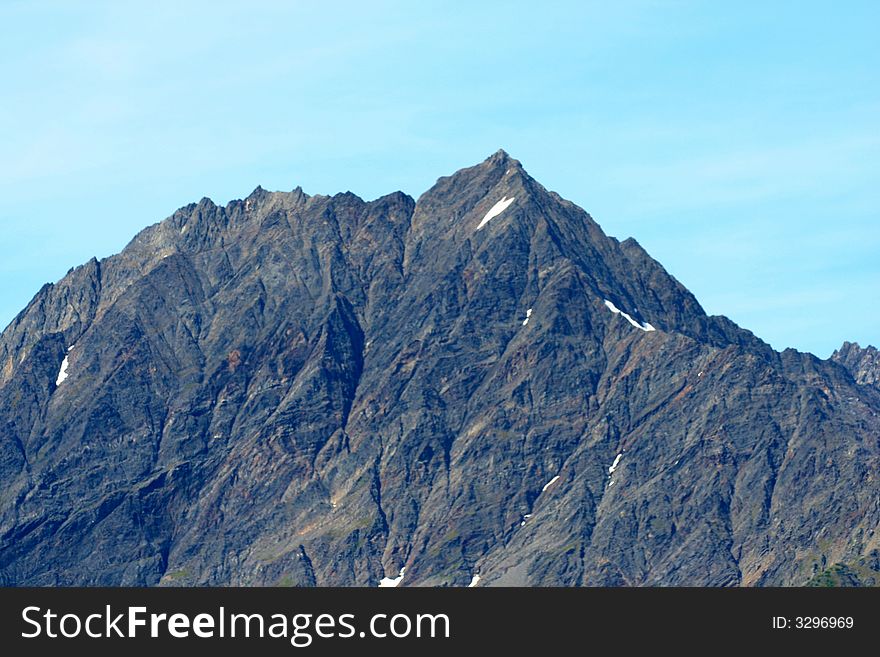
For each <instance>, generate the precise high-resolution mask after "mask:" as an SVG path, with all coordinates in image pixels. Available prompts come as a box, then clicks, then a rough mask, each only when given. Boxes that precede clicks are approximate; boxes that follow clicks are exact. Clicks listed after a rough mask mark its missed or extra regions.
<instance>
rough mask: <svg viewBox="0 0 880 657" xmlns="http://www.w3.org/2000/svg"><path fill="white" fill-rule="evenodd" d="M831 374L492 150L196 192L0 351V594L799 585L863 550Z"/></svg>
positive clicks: (856, 439) (865, 539) (869, 495)
mask: <svg viewBox="0 0 880 657" xmlns="http://www.w3.org/2000/svg"><path fill="white" fill-rule="evenodd" d="M508 198H512V199H513V200H512V201H511V202H510V203H509V204H508V205H506V206H505V208H504V209H503V210H502V211H501V212H500V213H499V214H497V215H496V216H493V217H492V218H490V219H489V220H488V221H487V222H486V223H484V224H483V223H482V222H483V221H484V220H485V219H486V217H487V215H488V214H489V213H490V211H491V210H492V209H493V208H494V207H495V206H497V205H498V203H499V202H501V201H505V200H506V199H508ZM609 304H610V305H609ZM612 307H613V308H614V309H615V310H616V311H617V312H615V311H614V310H612ZM646 325H650V326H651V327H655V328H656V330H655V331H645V330H644V328H642V329H641V330H640V328H639V327H644V326H646ZM62 360H63V361H64V362H67V363H68V369H67V373H68V378H67V379H65V380H64V381H63V382H62V383H60V384H59V385H55V381H56V377H57V374H58V371H59V367H60V366H61V363H62ZM857 360H859V362H860V363H861V362H862V359H861V357H860V358H859V359H857ZM844 361H847V362H850V361H848V360H847V359H846V358H844V357H840V358H837V359H830V360H828V361H822V360H820V359H818V358H816V357H814V356H812V355H809V354H802V353H800V352H796V351H794V350H785V351H783V352H781V353H779V352H775V351H774V350H773V349H771V348H770V347H769V345H766V344H765V343H763V342H762V341H761V340H760V339H758V338H757V337H755V336H754V335H753V334H751V333H750V332H748V331H746V330H744V329H741V328H739V327H738V326H736V325H735V324H734V323H733V322H731V321H730V320H729V319H727V318H724V317H715V316H712V317H710V316H708V315H706V313H705V312H704V310H703V309H702V307H701V306H700V304H699V302H698V301H697V300H696V299H695V298H694V297H693V295H692V294H691V293H690V292H689V291H688V290H687V289H686V288H685V287H684V286H683V285H682V284H681V283H679V282H678V281H677V280H676V279H675V278H674V277H672V276H671V275H669V274H668V272H666V270H665V269H664V268H663V267H662V265H660V264H659V263H657V262H656V261H654V260H653V259H652V258H651V257H650V256H649V255H648V254H647V252H646V251H645V250H644V249H643V248H642V247H641V246H640V245H639V244H638V242H636V241H635V240H634V239H632V238H630V239H627V240H624V241H623V242H619V241H618V240H616V239H614V238H610V237H607V236H605V234H604V233H603V232H602V230H601V228H600V227H599V226H598V224H596V222H595V221H593V219H592V218H591V217H590V216H589V214H588V213H586V212H585V211H584V210H582V209H580V208H578V207H577V206H575V205H574V204H572V203H570V202H568V201H565V200H564V199H562V198H561V197H559V195H558V194H555V193H553V192H548V191H547V190H546V189H545V188H544V187H543V186H542V185H540V183H538V182H537V181H535V180H534V179H532V178H531V177H530V176H529V175H528V174H527V173H526V172H525V170H524V169H523V168H522V166H521V164H520V163H519V162H518V161H516V160H514V159H513V158H511V157H510V156H509V155H507V153H505V152H504V151H498V152H496V153H495V154H493V155H492V156H490V157H489V158H488V159H487V160H485V161H484V162H482V163H480V164H478V165H475V166H473V167H468V168H466V169H462V170H460V171H458V172H456V173H455V174H453V175H451V176H445V177H441V178H439V179H438V180H437V182H436V183H435V185H434V186H433V187H432V188H431V189H429V190H427V191H426V192H425V193H423V194H422V195H420V196H419V198H418V199H417V200H416V199H413V198H411V197H409V196H407V195H406V194H403V193H401V192H394V193H391V194H388V195H385V196H382V197H380V198H378V199H375V200H373V201H364V200H363V199H360V198H359V197H357V195H355V194H352V193H350V192H346V193H340V194H336V195H334V196H322V195H314V196H309V195H307V194H306V193H305V192H303V190H302V189H301V188H296V189H294V190H293V191H291V192H268V191H266V190H264V189H262V187H260V186H258V187H257V188H256V189H255V190H254V191H253V192H252V193H251V194H250V195H249V196H248V197H246V198H245V199H243V200H235V201H231V202H230V203H228V204H227V205H225V206H218V205H216V204H214V203H213V202H212V201H211V200H210V199H207V198H203V199H202V200H201V201H200V202H199V203H194V204H189V205H187V206H184V207H183V208H181V209H179V210H177V211H176V212H175V213H173V214H172V215H171V216H170V217H168V218H167V219H165V220H164V221H162V222H159V223H157V224H154V225H152V226H150V227H148V228H146V229H144V230H143V231H141V232H140V233H138V235H137V236H135V238H134V239H133V240H132V241H131V242H130V243H129V245H127V246H126V247H125V249H123V251H122V252H121V253H120V254H118V255H115V256H111V257H110V258H107V259H104V260H101V261H97V260H94V259H93V260H92V261H89V262H88V263H86V264H85V265H82V266H80V267H78V268H75V269H73V270H71V272H70V273H68V275H67V276H65V277H64V278H63V279H62V280H61V281H59V283H57V284H55V285H51V286H45V287H44V288H43V289H41V290H40V292H39V293H38V294H37V295H36V296H35V298H34V300H33V301H32V302H31V303H30V304H29V305H28V306H27V308H26V309H25V310H24V311H22V313H20V314H19V315H18V316H17V317H16V318H15V320H13V322H12V323H11V324H10V325H9V327H7V329H6V330H4V332H3V333H2V336H0V367H2V369H0V421H2V422H3V426H4V429H3V434H2V442H0V450H2V451H0V474H2V475H3V477H4V481H6V482H9V484H8V485H7V486H5V487H4V496H3V498H2V500H0V579H2V580H3V581H4V582H8V583H12V584H58V583H66V584H69V583H77V584H110V585H117V584H148V585H154V584H232V585H236V584H278V583H282V582H283V583H290V584H297V585H316V584H317V585H376V584H377V583H378V582H379V581H380V580H381V579H383V578H385V577H389V578H395V577H397V575H398V573H399V572H400V571H401V570H402V569H403V568H404V567H405V568H406V573H405V577H404V578H403V579H402V585H404V586H406V585H412V584H423V585H466V584H468V583H469V582H470V581H471V580H472V578H473V575H475V574H480V578H481V580H480V581H481V582H482V583H483V584H489V585H492V584H514V585H539V584H541V585H595V584H601V585H656V584H673V585H675V584H691V585H694V584H695V585H737V584H738V585H762V584H783V585H793V584H795V585H796V584H804V583H806V582H808V581H809V580H810V578H811V577H814V576H816V575H817V573H821V572H823V570H824V569H826V568H828V567H829V566H831V565H833V564H845V565H847V567H849V565H851V564H856V563H858V564H863V563H873V562H872V561H870V560H871V558H873V557H872V556H871V555H872V554H874V552H875V551H876V550H877V549H878V547H880V546H878V545H877V541H878V538H877V537H876V535H875V533H874V530H875V528H876V525H877V520H878V517H880V510H878V508H877V503H876V495H875V494H874V493H875V492H876V476H877V470H878V463H880V458H878V445H877V436H878V435H880V430H878V427H880V421H878V420H877V413H878V412H880V391H878V390H876V388H875V387H873V386H864V385H862V384H860V383H858V382H857V380H856V379H857V377H856V378H854V376H855V375H854V374H853V373H852V371H851V370H850V369H849V367H851V366H852V364H850V365H849V366H848V365H846V364H845V363H844ZM854 400H855V401H854ZM855 456H858V457H859V458H858V459H856V458H854V457H855ZM820 462H821V463H824V464H825V465H824V466H823V467H819V466H818V465H817V464H818V463H820ZM81 480H83V481H81ZM84 545H88V546H89V548H90V549H88V550H84V549H83V548H78V547H77V546H84ZM62 546H71V547H69V548H63V547H62ZM866 560H867V561H866ZM860 567H861V566H860ZM847 572H849V571H847Z"/></svg>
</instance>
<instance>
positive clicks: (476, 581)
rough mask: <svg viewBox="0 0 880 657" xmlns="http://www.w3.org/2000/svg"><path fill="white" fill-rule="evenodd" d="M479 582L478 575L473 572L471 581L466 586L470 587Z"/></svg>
mask: <svg viewBox="0 0 880 657" xmlns="http://www.w3.org/2000/svg"><path fill="white" fill-rule="evenodd" d="M479 583H480V576H479V575H477V574H476V573H475V574H474V576H473V577H471V583H470V584H468V588H469V589H472V588H474V587H475V586H476V585H477V584H479Z"/></svg>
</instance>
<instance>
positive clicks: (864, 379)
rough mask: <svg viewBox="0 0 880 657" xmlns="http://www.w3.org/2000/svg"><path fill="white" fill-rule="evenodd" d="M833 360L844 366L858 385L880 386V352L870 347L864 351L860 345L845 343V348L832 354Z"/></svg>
mask: <svg viewBox="0 0 880 657" xmlns="http://www.w3.org/2000/svg"><path fill="white" fill-rule="evenodd" d="M831 360H834V361H837V362H838V363H840V364H841V365H843V366H844V367H845V368H846V369H847V370H849V372H850V374H852V376H853V378H854V379H855V380H856V383H861V384H864V385H872V386H880V352H878V351H877V349H876V348H874V347H871V346H868V347H866V348H864V349H862V348H861V347H860V346H859V345H858V343H855V342H844V343H843V346H842V347H841V348H840V349H838V350H837V351H835V352H834V353H833V354H831Z"/></svg>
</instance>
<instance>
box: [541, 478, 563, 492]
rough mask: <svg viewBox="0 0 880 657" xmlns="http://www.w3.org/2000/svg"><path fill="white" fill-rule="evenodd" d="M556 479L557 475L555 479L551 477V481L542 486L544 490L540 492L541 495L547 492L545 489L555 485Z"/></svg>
mask: <svg viewBox="0 0 880 657" xmlns="http://www.w3.org/2000/svg"><path fill="white" fill-rule="evenodd" d="M558 479H559V475H556V476H555V477H553V479H551V480H550V481H548V482H547V483H546V484H544V488H542V489H541V492H542V493H545V492H547V489H548V488H550V486H552V485H553V484H555V483H556V481H557V480H558Z"/></svg>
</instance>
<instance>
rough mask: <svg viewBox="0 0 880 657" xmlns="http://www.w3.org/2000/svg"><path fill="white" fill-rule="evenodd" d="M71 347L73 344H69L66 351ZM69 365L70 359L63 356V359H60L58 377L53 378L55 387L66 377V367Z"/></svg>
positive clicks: (69, 350)
mask: <svg viewBox="0 0 880 657" xmlns="http://www.w3.org/2000/svg"><path fill="white" fill-rule="evenodd" d="M72 349H73V345H70V346H69V347H68V348H67V353H70V352H71V350H72ZM69 366H70V359H69V358H68V357H67V356H65V357H64V360H62V361H61V369H60V370H58V377H57V378H56V379H55V387H56V388H57V387H58V386H60V385H61V384H62V383H64V381H65V380H66V379H67V368H68V367H69Z"/></svg>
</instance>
